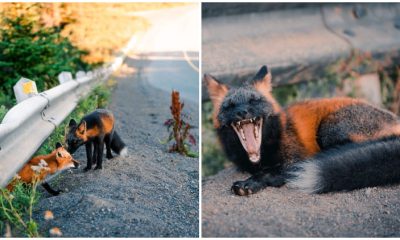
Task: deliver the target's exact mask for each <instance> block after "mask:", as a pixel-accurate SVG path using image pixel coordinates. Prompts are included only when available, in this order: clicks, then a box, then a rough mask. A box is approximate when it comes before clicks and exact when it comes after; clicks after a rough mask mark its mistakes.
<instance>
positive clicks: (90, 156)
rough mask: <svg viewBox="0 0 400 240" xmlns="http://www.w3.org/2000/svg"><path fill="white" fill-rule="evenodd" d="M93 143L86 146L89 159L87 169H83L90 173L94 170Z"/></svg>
mask: <svg viewBox="0 0 400 240" xmlns="http://www.w3.org/2000/svg"><path fill="white" fill-rule="evenodd" d="M92 145H93V144H92V142H87V143H86V144H85V148H86V158H87V163H86V167H85V168H84V169H83V171H85V172H86V171H89V170H90V169H92V162H93V161H94V156H93V153H92Z"/></svg>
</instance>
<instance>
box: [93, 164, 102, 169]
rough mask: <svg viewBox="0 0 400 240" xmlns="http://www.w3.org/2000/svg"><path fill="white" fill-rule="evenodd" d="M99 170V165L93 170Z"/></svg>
mask: <svg viewBox="0 0 400 240" xmlns="http://www.w3.org/2000/svg"><path fill="white" fill-rule="evenodd" d="M99 169H103V167H102V166H99V165H97V166H96V167H95V168H94V170H99Z"/></svg>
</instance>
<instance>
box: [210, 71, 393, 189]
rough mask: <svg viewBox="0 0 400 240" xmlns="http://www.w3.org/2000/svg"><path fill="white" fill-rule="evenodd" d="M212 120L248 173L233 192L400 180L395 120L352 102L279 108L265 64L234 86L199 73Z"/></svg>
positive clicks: (227, 150)
mask: <svg viewBox="0 0 400 240" xmlns="http://www.w3.org/2000/svg"><path fill="white" fill-rule="evenodd" d="M204 80H205V83H206V85H207V88H208V92H209V94H210V98H211V101H212V103H213V106H214V114H213V122H214V126H215V128H216V130H217V133H218V136H219V139H220V142H221V143H222V146H223V148H224V151H225V153H226V155H227V157H228V158H229V159H230V160H231V161H233V162H234V163H235V164H236V165H238V166H239V168H241V169H242V170H245V171H248V172H250V173H251V174H252V176H251V177H250V178H249V179H247V180H245V181H237V182H235V183H233V186H232V188H231V189H232V191H233V192H234V193H235V194H237V195H248V194H252V193H255V192H257V191H260V190H261V189H263V188H265V187H267V186H275V187H279V186H282V185H284V184H286V183H287V184H288V185H289V186H291V187H295V188H298V189H301V190H303V191H305V192H309V193H325V192H331V191H341V190H353V189H358V188H363V187H370V186H378V185H386V184H393V183H397V182H400V121H399V118H398V117H397V116H396V115H395V114H393V113H391V112H389V111H386V110H383V109H380V108H377V107H375V106H372V105H371V104H368V103H367V102H365V101H363V100H358V99H352V98H331V99H314V100H307V101H302V102H297V103H294V104H292V105H289V106H287V107H286V108H281V107H280V106H279V104H278V103H277V101H276V100H275V99H274V98H273V96H272V94H271V73H269V72H268V69H267V67H266V66H263V67H262V68H261V69H260V70H259V71H258V73H257V74H256V75H255V77H254V78H252V79H249V80H247V81H245V82H244V83H243V85H242V86H240V87H237V88H234V87H228V86H227V85H225V84H222V83H220V82H218V81H217V80H216V79H215V78H213V77H212V76H210V75H207V74H206V75H205V76H204Z"/></svg>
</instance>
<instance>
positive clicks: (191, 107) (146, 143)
mask: <svg viewBox="0 0 400 240" xmlns="http://www.w3.org/2000/svg"><path fill="white" fill-rule="evenodd" d="M136 61H137V60H132V59H127V62H126V63H127V65H128V66H129V67H133V66H134V63H135V64H136V63H137V62H136ZM142 71H143V69H141V68H139V69H138V70H137V71H136V72H133V73H130V74H127V75H125V76H119V77H118V76H114V77H113V78H114V79H116V80H117V82H118V85H117V87H116V89H115V90H114V93H113V97H112V101H111V105H110V107H109V109H111V110H112V111H113V112H114V115H115V118H116V122H117V123H116V130H117V131H118V133H119V135H120V136H121V138H122V139H123V140H124V141H125V142H126V144H127V146H128V148H129V156H128V157H121V156H116V157H115V158H113V159H110V160H107V159H105V160H104V163H103V169H102V170H96V171H94V170H91V171H89V172H87V173H84V172H83V170H82V169H83V167H84V166H85V164H86V155H85V153H84V152H85V150H84V147H81V148H80V149H79V150H78V151H77V153H76V154H74V156H75V158H76V159H77V160H79V161H81V163H82V165H83V167H81V168H80V169H78V170H74V171H73V172H72V173H66V174H63V175H62V176H61V177H60V179H59V180H56V181H58V186H59V187H60V188H61V189H64V190H66V191H67V192H66V193H63V194H60V195H59V196H56V197H52V196H49V195H48V194H47V193H43V198H42V199H41V200H40V202H39V204H38V207H37V209H36V210H35V216H34V218H35V219H37V220H38V222H39V225H40V228H41V232H42V233H48V230H49V229H50V228H51V227H59V228H60V229H61V231H62V233H63V237H197V236H198V235H199V233H198V226H199V223H198V221H199V220H198V219H199V212H198V211H199V210H198V209H199V202H198V201H199V200H198V199H199V182H198V179H199V170H198V166H199V164H198V158H188V157H184V156H181V155H178V154H171V153H168V152H167V149H168V147H167V146H166V145H162V144H161V143H160V140H164V139H166V138H167V135H168V133H167V130H166V128H165V127H164V126H163V123H164V121H165V120H166V119H168V118H170V110H169V105H170V95H169V93H167V92H163V91H161V90H157V89H155V88H153V87H151V86H149V85H148V83H147V82H146V80H145V77H144V76H145V74H144V73H143V72H142ZM184 110H186V112H188V113H189V114H190V115H191V116H193V119H192V121H193V123H194V124H196V125H197V123H198V114H197V113H198V106H197V104H195V103H192V102H189V101H185V108H184ZM193 133H194V135H195V137H196V138H198V128H197V129H195V130H194V131H193ZM195 150H196V151H198V149H195ZM51 184H52V185H54V186H57V183H54V182H52V183H51ZM45 210H51V211H52V212H53V213H54V220H52V221H50V222H44V219H43V212H44V211H45Z"/></svg>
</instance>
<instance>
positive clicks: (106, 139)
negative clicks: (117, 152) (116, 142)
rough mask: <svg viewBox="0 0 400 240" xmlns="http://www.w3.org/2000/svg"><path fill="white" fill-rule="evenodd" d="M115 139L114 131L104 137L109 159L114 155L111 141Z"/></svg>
mask: <svg viewBox="0 0 400 240" xmlns="http://www.w3.org/2000/svg"><path fill="white" fill-rule="evenodd" d="M112 139H113V133H110V134H108V135H107V136H106V137H105V138H104V142H105V144H106V158H107V159H111V158H113V157H114V156H113V155H112V153H111V141H112Z"/></svg>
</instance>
